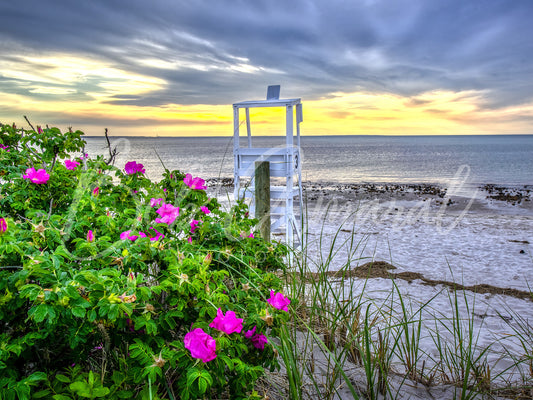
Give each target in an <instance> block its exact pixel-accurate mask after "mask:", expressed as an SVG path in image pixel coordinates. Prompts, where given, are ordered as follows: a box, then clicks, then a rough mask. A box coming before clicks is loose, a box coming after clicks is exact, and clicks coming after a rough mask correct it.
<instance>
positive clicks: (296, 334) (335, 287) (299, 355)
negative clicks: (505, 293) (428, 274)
mask: <svg viewBox="0 0 533 400" xmlns="http://www.w3.org/2000/svg"><path fill="white" fill-rule="evenodd" d="M324 221H325V219H324ZM324 225H325V222H324ZM303 231H304V232H305V229H304V230H303ZM341 231H343V232H346V229H344V230H343V225H341V226H339V227H338V229H337V231H336V232H334V233H333V234H331V235H330V236H329V238H328V240H326V233H325V232H324V230H322V232H321V233H320V235H319V236H318V239H315V240H316V241H317V243H310V242H309V241H308V240H305V241H304V244H305V245H304V246H303V248H302V249H299V250H293V256H292V257H291V258H290V259H291V260H292V263H291V265H290V266H289V269H288V270H287V272H286V273H285V274H284V279H285V285H286V291H287V294H289V295H290V296H291V298H292V299H293V302H292V304H291V306H292V312H293V314H292V315H293V316H292V319H291V321H290V322H289V324H288V325H287V327H286V328H285V329H284V330H283V331H282V335H281V337H280V342H279V343H276V344H275V345H276V348H277V350H278V352H279V355H280V358H281V360H282V364H283V365H284V367H283V368H282V371H281V375H282V376H283V377H284V378H286V382H287V384H286V385H285V386H283V385H281V386H280V385H279V384H278V385H277V386H276V387H277V388H276V390H275V391H273V392H270V393H267V394H268V395H269V397H270V398H290V399H302V398H309V399H344V398H354V399H360V398H361V399H404V398H405V399H407V398H428V399H430V398H443V399H444V398H457V399H476V398H496V397H498V398H513V399H530V398H532V396H533V357H532V355H533V329H532V325H531V322H530V321H528V320H527V319H525V318H524V317H521V316H520V315H517V314H516V313H515V312H514V311H513V310H512V309H506V310H505V313H501V314H499V318H500V323H501V324H504V325H506V326H507V327H508V330H509V331H510V332H512V333H511V334H509V335H507V336H505V337H495V338H494V340H493V341H491V342H489V343H487V341H486V340H480V334H481V332H482V331H483V330H484V329H487V327H486V326H484V324H483V318H481V321H479V319H480V318H479V317H477V315H478V314H482V313H483V310H481V311H479V309H483V307H484V306H482V305H480V304H478V297H476V294H475V293H473V292H470V291H468V290H465V289H464V286H462V285H460V284H458V285H457V287H456V288H454V287H453V285H442V287H441V288H440V289H439V287H438V285H435V286H436V290H437V293H436V294H435V295H433V296H432V297H431V298H429V299H426V300H420V299H416V298H414V297H413V296H411V295H409V294H406V293H404V291H403V290H402V288H401V286H400V285H399V284H398V281H397V280H396V279H395V276H393V275H390V276H389V277H388V281H389V282H388V289H386V290H385V289H383V290H382V293H380V295H379V296H373V294H375V293H374V292H373V291H372V290H368V289H369V286H370V283H371V282H372V280H373V279H375V278H373V276H372V274H371V271H372V265H373V264H374V263H375V264H376V266H379V265H380V262H378V261H377V260H371V261H370V262H369V261H368V259H366V258H363V257H360V256H359V255H360V254H361V253H362V249H363V248H364V246H365V245H366V242H365V241H364V240H359V241H356V240H355V234H354V233H352V234H351V235H350V236H349V237H348V238H345V237H344V238H341V235H340V232H341ZM353 231H354V230H352V232H353ZM309 237H310V236H307V237H306V239H309ZM316 244H318V248H319V249H321V252H320V253H319V254H316V252H314V251H313V250H311V248H312V245H316ZM326 246H327V247H326ZM340 248H344V249H345V250H346V251H344V252H342V254H344V256H343V257H345V259H343V260H342V262H340V265H341V266H340V268H339V267H338V265H339V260H338V257H339V256H341V253H340V252H339V249H340ZM334 259H336V267H335V270H336V272H335V273H334V274H332V271H331V269H333V268H332V264H333V260H334ZM362 263H365V266H367V268H368V271H369V274H368V276H366V277H364V276H363V277H361V274H358V275H359V276H356V275H354V274H353V270H354V268H356V267H358V266H360V264H362ZM378 279H384V278H383V277H381V278H378ZM382 286H383V285H382ZM530 294H531V290H530ZM438 296H440V298H441V299H442V296H445V298H446V300H447V306H446V307H445V308H446V310H443V309H442V304H441V302H440V303H439V302H437V301H436V298H437V297H438ZM532 296H533V294H532ZM415 297H416V296H415ZM531 299H533V297H531ZM526 301H527V300H526ZM509 315H510V316H511V317H509ZM517 343H518V344H519V347H520V351H517V346H516V344H517ZM271 378H273V375H267V382H268V380H269V379H271ZM267 387H268V385H267ZM270 387H271V388H272V387H273V386H270Z"/></svg>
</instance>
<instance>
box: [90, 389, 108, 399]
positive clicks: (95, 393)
mask: <svg viewBox="0 0 533 400" xmlns="http://www.w3.org/2000/svg"><path fill="white" fill-rule="evenodd" d="M109 392H110V390H109V388H107V387H97V388H93V396H94V397H104V396H107V395H108V394H109Z"/></svg>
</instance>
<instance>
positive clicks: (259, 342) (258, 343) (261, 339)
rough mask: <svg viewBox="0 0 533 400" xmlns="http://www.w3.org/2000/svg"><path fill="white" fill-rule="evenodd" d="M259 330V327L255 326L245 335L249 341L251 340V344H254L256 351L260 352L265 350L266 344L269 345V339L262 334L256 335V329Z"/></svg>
mask: <svg viewBox="0 0 533 400" xmlns="http://www.w3.org/2000/svg"><path fill="white" fill-rule="evenodd" d="M256 328H257V326H254V327H253V328H252V329H250V330H249V331H246V332H245V333H244V337H245V338H247V339H250V340H251V342H252V345H253V346H254V347H255V348H256V349H260V350H264V349H265V344H267V343H268V339H267V337H266V336H265V335H263V334H262V333H258V334H256V333H255V329H256Z"/></svg>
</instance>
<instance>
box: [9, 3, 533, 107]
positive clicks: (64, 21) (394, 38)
mask: <svg viewBox="0 0 533 400" xmlns="http://www.w3.org/2000/svg"><path fill="white" fill-rule="evenodd" d="M0 14H1V15H2V17H3V22H2V25H1V26H0V54H2V56H1V57H0V84H1V87H0V92H1V93H7V94H10V95H13V96H24V97H25V98H26V99H30V101H26V102H23V101H22V100H21V99H22V98H21V97H16V101H17V102H18V101H21V104H27V105H30V104H32V101H36V102H39V101H45V100H46V101H49V102H51V103H53V102H54V101H56V100H57V99H58V98H59V97H61V98H62V99H64V100H65V101H68V102H70V103H73V102H80V103H87V102H89V103H91V104H94V105H96V104H98V105H101V106H105V105H110V106H124V107H126V109H129V108H128V107H146V108H147V109H150V110H151V109H152V108H154V107H165V106H167V105H172V104H180V105H196V104H211V105H228V104H231V103H233V102H236V101H242V100H251V99H256V98H262V97H263V96H264V95H265V90H266V86H267V85H269V84H281V85H282V92H281V95H282V97H302V98H303V99H304V100H311V101H314V100H318V99H323V98H325V97H327V96H329V95H331V93H356V92H357V93H381V94H391V95H393V96H400V97H401V98H403V99H407V103H405V104H403V106H414V105H416V104H415V103H416V102H421V101H425V100H423V99H421V98H420V97H417V96H419V95H420V94H422V93H430V92H433V91H437V92H438V91H441V92H449V93H466V92H469V91H475V92H483V98H484V101H483V103H482V104H481V103H480V104H479V106H480V107H483V109H486V110H499V109H502V108H507V107H511V106H520V105H521V104H529V102H530V101H531V99H532V97H533V96H532V93H533V76H532V75H533V71H532V70H531V68H530V65H532V63H533V42H532V41H531V40H530V39H529V38H530V37H531V35H532V30H533V29H532V27H531V22H530V16H531V15H533V3H532V2H530V1H529V0H514V1H512V2H508V1H501V0H491V1H486V2H478V1H475V2H464V1H463V0H435V1H426V0H397V1H394V2H391V1H385V0H365V1H353V2H346V1H341V0H327V1H326V0H314V1H304V0H294V1H290V2H285V1H281V0H256V1H252V2H250V1H244V0H241V1H217V2H210V1H206V0H205V1H194V2H190V1H184V0H183V1H176V0H154V1H149V2H148V1H144V0H130V1H128V2H121V1H116V0H93V1H90V2H64V1H61V0H49V1H47V2H42V1H36V0H20V1H17V2H16V3H14V2H7V1H6V2H2V3H1V4H0ZM409 101H410V102H411V103H409ZM457 101H459V100H457ZM40 104H41V103H40ZM419 105H423V104H422V103H420V104H419ZM2 106H4V105H2ZM339 107H343V105H342V104H340V105H339ZM433 110H434V111H437V110H439V108H438V107H437V108H435V107H434V108H433ZM332 112H334V113H338V114H337V115H342V113H344V112H347V111H346V110H343V109H338V110H334V111H332Z"/></svg>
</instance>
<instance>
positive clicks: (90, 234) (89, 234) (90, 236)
mask: <svg viewBox="0 0 533 400" xmlns="http://www.w3.org/2000/svg"><path fill="white" fill-rule="evenodd" d="M87 241H88V242H94V233H93V231H92V230H90V229H89V232H87Z"/></svg>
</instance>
